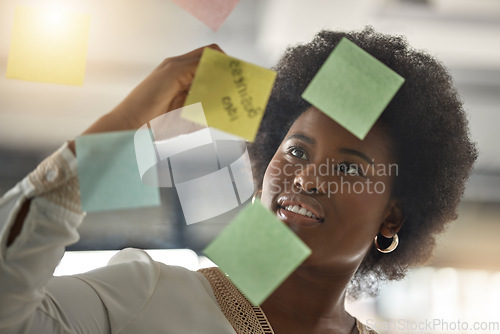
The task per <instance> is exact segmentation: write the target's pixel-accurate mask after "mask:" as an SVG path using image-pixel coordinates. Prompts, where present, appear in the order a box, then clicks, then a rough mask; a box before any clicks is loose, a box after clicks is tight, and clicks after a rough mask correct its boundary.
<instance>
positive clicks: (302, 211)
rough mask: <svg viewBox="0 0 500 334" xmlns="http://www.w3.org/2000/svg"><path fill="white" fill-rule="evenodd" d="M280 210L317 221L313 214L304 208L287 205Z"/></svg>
mask: <svg viewBox="0 0 500 334" xmlns="http://www.w3.org/2000/svg"><path fill="white" fill-rule="evenodd" d="M281 208H282V209H284V210H287V211H290V212H293V213H296V214H299V215H302V216H306V217H309V218H313V219H316V220H319V219H318V217H316V216H315V215H314V213H312V212H311V211H309V210H307V209H306V208H304V207H302V206H300V205H288V206H286V207H281Z"/></svg>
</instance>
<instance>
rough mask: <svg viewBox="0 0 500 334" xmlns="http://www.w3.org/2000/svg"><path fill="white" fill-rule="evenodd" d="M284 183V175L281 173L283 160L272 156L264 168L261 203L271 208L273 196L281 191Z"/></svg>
mask: <svg viewBox="0 0 500 334" xmlns="http://www.w3.org/2000/svg"><path fill="white" fill-rule="evenodd" d="M285 184H286V176H285V175H284V173H283V162H282V161H281V160H280V159H276V158H273V159H272V160H271V162H270V163H269V166H268V167H267V169H266V172H265V174H264V179H263V182H262V195H261V202H262V204H263V205H264V206H266V207H268V208H271V204H272V203H273V202H274V198H275V197H276V196H277V195H278V194H279V193H280V192H281V191H283V188H284V187H285Z"/></svg>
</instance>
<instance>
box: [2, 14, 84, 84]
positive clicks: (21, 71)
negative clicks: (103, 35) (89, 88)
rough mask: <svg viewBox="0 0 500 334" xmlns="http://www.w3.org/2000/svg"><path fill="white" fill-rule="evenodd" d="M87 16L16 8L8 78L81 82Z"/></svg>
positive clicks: (60, 82)
mask: <svg viewBox="0 0 500 334" xmlns="http://www.w3.org/2000/svg"><path fill="white" fill-rule="evenodd" d="M89 29H90V16H89V15H86V14H80V13H71V12H63V11H60V12H58V11H55V10H53V9H47V8H36V7H33V8H32V7H25V6H18V7H16V10H15V14H14V26H13V29H12V39H11V44H10V50H9V59H8V62H7V74H6V76H7V78H11V79H20V80H28V81H38V82H47V83H56V84H66V85H83V81H84V77H85V63H86V59H87V44H88V37H89Z"/></svg>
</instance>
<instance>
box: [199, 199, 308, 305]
mask: <svg viewBox="0 0 500 334" xmlns="http://www.w3.org/2000/svg"><path fill="white" fill-rule="evenodd" d="M203 252H204V253H205V255H206V256H207V257H208V258H209V259H210V260H212V261H213V262H214V263H216V264H217V265H218V266H219V268H220V269H221V270H222V271H223V272H225V273H226V275H228V277H229V279H230V280H231V281H232V282H233V283H234V285H235V286H236V287H237V288H238V289H239V290H240V291H241V292H242V293H243V294H244V295H245V296H246V297H247V299H248V300H249V301H250V302H251V303H252V304H254V305H260V304H261V303H262V302H263V301H264V300H266V298H267V297H268V296H269V295H270V294H271V293H272V292H273V291H274V290H275V289H276V288H277V287H278V286H279V285H280V284H281V283H282V282H283V281H284V280H285V279H286V278H287V277H288V276H289V275H290V274H291V273H292V272H293V271H294V270H295V269H296V268H297V267H298V266H299V265H300V264H301V263H302V262H303V261H304V260H305V259H306V258H307V257H308V256H309V255H310V254H311V250H310V249H309V248H308V247H307V246H306V244H304V242H303V241H302V240H300V238H299V237H297V236H296V235H295V233H293V232H292V230H290V229H289V228H288V227H287V226H286V225H285V224H284V223H283V222H282V221H280V220H278V219H277V218H276V216H275V215H274V214H272V213H271V212H270V211H269V210H268V209H266V208H265V207H263V206H262V204H260V202H259V201H258V200H256V201H255V203H254V204H249V205H248V206H247V207H245V208H244V209H243V210H242V211H241V212H240V213H239V215H238V216H236V218H235V219H234V220H233V221H232V222H231V223H230V224H229V225H228V226H227V227H226V228H225V229H224V230H223V231H222V232H221V234H220V235H219V236H218V237H217V238H216V239H215V240H214V241H212V243H210V244H209V245H208V246H207V247H206V248H205V249H204V251H203Z"/></svg>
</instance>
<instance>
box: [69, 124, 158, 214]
mask: <svg viewBox="0 0 500 334" xmlns="http://www.w3.org/2000/svg"><path fill="white" fill-rule="evenodd" d="M134 134H135V131H119V132H107V133H99V134H91V135H84V136H80V137H77V138H76V141H75V143H76V157H77V162H78V180H79V183H80V197H81V203H82V209H83V210H84V211H88V212H92V211H104V210H115V209H124V208H137V207H145V206H159V205H160V203H161V201H160V194H159V190H158V188H157V187H154V186H148V185H145V184H143V183H142V180H141V176H140V174H139V168H138V164H137V161H136V154H135V147H134ZM138 149H140V148H138ZM144 151H147V150H146V148H144ZM150 152H153V151H152V150H150Z"/></svg>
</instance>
